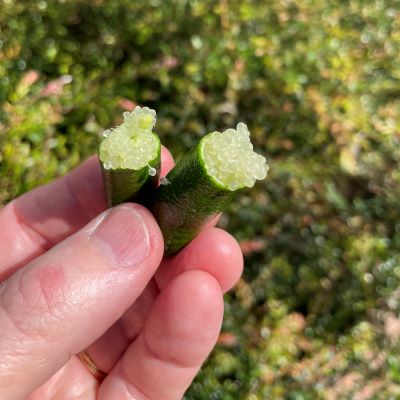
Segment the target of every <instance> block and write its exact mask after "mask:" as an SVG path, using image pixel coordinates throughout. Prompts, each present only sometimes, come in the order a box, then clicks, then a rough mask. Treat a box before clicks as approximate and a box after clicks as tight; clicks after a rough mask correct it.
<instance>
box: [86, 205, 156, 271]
mask: <svg viewBox="0 0 400 400" xmlns="http://www.w3.org/2000/svg"><path fill="white" fill-rule="evenodd" d="M91 238H92V240H93V241H94V242H95V243H96V244H97V246H98V247H99V249H100V250H101V251H102V252H104V254H105V256H106V257H109V258H111V259H112V260H113V262H114V263H115V264H117V265H119V266H122V267H130V266H134V265H136V264H139V263H140V262H141V261H142V260H143V259H144V258H146V257H147V256H148V254H149V249H150V238H149V231H148V229H147V226H146V224H145V222H144V220H143V219H142V217H141V216H140V214H139V213H137V212H136V211H134V210H132V209H131V208H127V207H125V208H124V207H119V208H117V209H115V210H112V211H111V212H110V213H109V214H108V215H107V216H106V217H105V218H104V219H103V220H102V221H101V223H100V224H99V225H98V226H97V228H96V229H95V230H94V232H93V233H92V234H91Z"/></svg>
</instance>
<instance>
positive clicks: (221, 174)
mask: <svg viewBox="0 0 400 400" xmlns="http://www.w3.org/2000/svg"><path fill="white" fill-rule="evenodd" d="M202 157H203V160H204V163H205V167H206V170H207V173H208V175H210V176H211V177H212V178H213V179H214V180H215V181H216V182H217V183H219V184H220V185H222V186H223V187H225V188H227V189H229V190H236V189H240V188H243V187H245V186H246V187H253V186H254V183H255V182H256V180H259V179H264V178H265V177H266V176H267V172H268V169H269V167H268V165H267V161H266V159H265V157H263V156H262V155H261V154H258V153H256V152H255V151H254V150H253V145H252V143H251V142H250V132H249V130H248V128H247V126H246V124H244V123H243V122H240V123H239V124H238V125H237V127H236V129H227V130H226V131H224V132H222V133H221V132H212V133H210V134H209V135H207V136H206V137H205V138H204V139H203V140H202Z"/></svg>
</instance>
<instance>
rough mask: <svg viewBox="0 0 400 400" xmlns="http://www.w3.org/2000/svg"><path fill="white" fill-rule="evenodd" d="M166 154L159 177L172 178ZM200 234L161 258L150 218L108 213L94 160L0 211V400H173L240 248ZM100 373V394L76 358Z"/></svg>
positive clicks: (204, 344) (131, 208)
mask: <svg viewBox="0 0 400 400" xmlns="http://www.w3.org/2000/svg"><path fill="white" fill-rule="evenodd" d="M172 166H173V160H172V157H171V155H170V153H169V152H168V151H167V150H166V149H163V152H162V175H164V176H165V175H166V173H167V172H168V171H169V170H170V169H171V168H172ZM214 224H215V220H214V221H213V223H212V224H210V225H209V226H207V227H206V228H205V229H204V230H203V231H202V232H201V233H200V234H199V235H198V236H197V238H196V239H194V240H193V241H192V242H191V243H190V244H189V245H188V246H186V247H185V248H184V249H183V250H182V251H181V252H180V253H178V254H177V255H176V256H174V257H172V258H170V259H163V239H162V235H161V232H160V230H159V228H158V226H157V223H156V222H155V220H154V218H153V216H152V215H151V213H150V212H149V211H147V210H146V209H145V208H144V207H142V206H140V205H137V204H124V205H121V206H118V207H116V208H114V209H112V210H106V205H105V200H104V195H103V184H102V178H101V173H100V168H99V164H98V160H97V158H96V157H92V158H91V159H89V160H87V161H86V162H84V163H83V164H82V165H81V166H80V167H78V168H77V169H76V170H74V171H72V172H71V173H70V174H68V175H66V176H64V177H62V178H60V179H59V180H57V181H55V182H53V183H51V184H49V185H46V186H43V187H40V188H37V189H35V190H34V191H32V192H30V193H27V194H25V195H23V196H22V197H20V198H18V199H16V200H14V201H13V202H11V203H9V204H8V205H7V206H5V207H4V208H3V209H1V210H0V227H1V229H0V282H1V284H0V327H1V329H0V398H1V399H2V400H20V399H21V400H25V399H30V400H39V399H40V400H49V399H54V400H55V399H57V400H72V399H73V400H77V399H82V400H83V399H84V400H89V399H90V400H92V399H93V400H94V399H99V400H110V399H118V400H128V399H129V400H132V399H135V400H145V399H146V400H160V399H162V400H178V399H181V398H182V397H183V395H184V393H185V391H186V390H187V388H188V386H189V385H190V383H191V382H192V381H193V379H194V377H195V376H196V374H197V372H198V371H199V369H200V368H201V365H202V363H203V362H204V361H205V359H206V358H207V356H208V355H209V354H210V352H211V350H212V348H213V347H214V345H215V343H216V341H217V338H218V335H219V332H220V328H221V323H222V317H223V297H222V296H223V293H224V292H226V291H227V290H229V289H230V288H232V287H233V286H234V284H235V283H236V282H237V280H238V279H239V277H240V274H241V272H242V268H243V258H242V254H241V251H240V248H239V246H238V244H237V242H236V241H235V240H234V239H233V238H232V237H231V236H230V235H229V234H228V233H226V232H225V231H223V230H221V229H218V228H215V227H214V226H213V225H214ZM83 350H86V351H87V352H88V354H90V356H91V357H92V359H93V360H94V361H95V363H96V364H97V366H98V367H99V368H101V369H102V370H104V371H105V372H106V373H107V377H106V378H105V380H104V381H103V382H102V383H99V382H98V381H97V380H96V379H95V378H94V377H93V375H92V374H91V373H90V372H89V371H88V369H87V368H86V367H85V366H84V365H83V364H82V362H81V361H80V360H79V359H78V358H77V356H76V354H78V353H79V352H81V351H83Z"/></svg>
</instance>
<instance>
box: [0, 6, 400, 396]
mask: <svg viewBox="0 0 400 400" xmlns="http://www.w3.org/2000/svg"><path fill="white" fill-rule="evenodd" d="M398 6H399V3H398V1H393V0H391V1H389V0H379V1H378V0H350V1H346V2H344V1H339V0H335V1H327V0H317V1H309V0H298V1H291V0H287V1H283V0H282V1H278V0H271V1H268V2H266V1H261V0H257V1H256V0H248V1H246V2H245V1H238V0H235V1H229V2H228V1H224V0H221V1H210V0H201V1H197V0H185V1H184V0H176V1H173V2H165V1H164V2H162V1H160V0H149V1H146V2H139V1H136V2H135V1H130V0H119V1H117V0H89V1H85V2H83V1H78V0H64V1H61V0H59V1H46V0H41V1H32V0H25V1H15V0H2V1H1V2H0V9H1V11H0V104H1V107H0V148H1V152H0V203H2V204H5V203H7V202H8V201H9V200H11V199H12V198H13V197H15V196H17V195H19V194H21V193H23V192H25V191H27V190H29V189H31V188H33V187H35V186H37V185H39V184H42V183H45V182H47V181H49V180H51V179H53V178H55V177H57V176H59V175H61V174H63V173H65V172H67V171H68V170H70V169H71V168H72V167H73V166H75V165H77V164H78V163H79V162H80V161H81V160H83V159H84V158H85V157H87V156H88V155H89V154H92V153H95V152H96V149H97V146H98V143H99V140H100V138H101V133H102V132H103V131H104V129H106V128H107V127H110V126H116V125H119V124H120V123H121V122H122V120H121V119H120V116H121V115H122V113H123V112H124V111H131V110H133V108H134V106H135V105H136V104H139V105H141V106H148V107H150V108H153V109H156V110H157V116H158V123H157V133H158V134H159V135H160V137H161V140H162V142H163V143H164V144H166V145H167V146H169V147H170V148H171V150H172V152H173V153H174V155H176V156H177V157H179V156H181V155H182V154H184V153H185V152H186V151H187V150H188V149H189V148H191V147H192V146H193V145H194V144H195V143H196V142H198V140H199V139H200V138H201V137H202V136H203V135H204V134H206V133H207V132H212V131H215V130H218V131H221V130H224V129H226V128H227V127H229V126H236V124H237V122H239V121H245V122H246V123H247V124H248V126H249V129H250V131H251V132H252V141H253V142H254V143H255V149H256V151H258V152H260V153H266V154H267V155H268V159H269V163H270V164H271V165H270V167H271V169H270V172H269V176H268V179H267V180H265V181H263V182H260V183H259V184H257V185H256V187H255V189H254V190H252V191H249V192H244V193H243V194H242V195H241V196H240V198H239V199H238V201H237V202H236V203H235V204H232V206H231V207H230V209H229V211H228V212H227V213H226V214H225V215H224V217H223V218H222V221H221V225H222V226H223V227H226V228H227V229H228V230H229V231H230V232H232V233H233V234H234V235H235V237H236V238H237V239H238V240H240V242H241V245H242V248H243V251H244V252H245V254H246V257H245V263H246V269H245V274H244V277H243V279H242V280H241V282H240V283H239V285H238V286H237V287H236V289H235V290H234V291H233V292H232V293H231V294H229V295H228V296H227V297H226V317H225V321H224V326H223V334H222V335H221V337H220V341H219V342H220V343H219V345H218V346H217V348H216V350H215V352H214V353H213V355H212V356H211V357H210V359H209V361H208V362H207V365H206V366H205V368H204V369H203V371H202V372H201V374H200V375H199V377H198V378H197V380H196V382H195V383H194V384H193V385H192V387H191V388H190V390H189V392H188V393H187V395H186V397H187V399H188V400H198V399H201V400H202V399H212V400H219V399H221V400H230V399H245V400H257V399H316V398H321V399H350V398H355V397H354V396H356V395H357V396H358V397H356V398H357V399H378V398H385V399H391V398H393V399H395V398H398V396H400V355H399V352H398V350H399V345H398V340H399V336H400V320H399V319H398V313H399V309H400V303H399V302H400V292H399V289H398V287H399V283H400V253H399V248H400V218H399V215H400V205H399V204H400V203H399V200H398V199H399V198H400V172H399V171H400V170H399V167H398V165H399V160H400V146H399V145H400V134H399V131H400V130H399V128H400V118H399V110H400V100H399V94H400V89H399V80H400V74H399V71H400V56H399V54H400V51H399V50H400V12H399V11H398V10H399V7H398Z"/></svg>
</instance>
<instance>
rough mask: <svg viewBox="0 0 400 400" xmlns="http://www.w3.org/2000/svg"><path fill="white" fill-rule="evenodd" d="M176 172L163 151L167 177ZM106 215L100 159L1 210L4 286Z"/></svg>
mask: <svg viewBox="0 0 400 400" xmlns="http://www.w3.org/2000/svg"><path fill="white" fill-rule="evenodd" d="M172 167H173V158H172V156H171V154H170V153H169V151H168V150H167V149H166V148H165V147H163V148H162V152H161V175H162V176H164V175H166V174H167V172H168V171H169V170H170V169H171V168H172ZM105 209H106V202H105V198H104V187H103V179H102V175H101V169H100V165H99V161H98V158H97V157H95V156H93V157H91V158H89V159H88V160H86V161H85V162H84V163H83V164H82V165H80V166H79V167H78V168H76V169H75V170H73V171H72V172H70V173H69V174H67V175H65V176H63V177H61V178H59V179H57V180H56V181H54V182H52V183H50V184H48V185H45V186H41V187H39V188H37V189H34V190H32V191H31V192H29V193H26V194H24V195H23V196H21V197H19V198H17V199H15V200H14V201H12V202H11V203H9V204H8V205H7V206H5V207H4V208H3V209H2V210H0V227H1V228H2V229H1V230H0V282H1V281H3V280H4V279H6V278H7V277H8V276H9V275H10V274H12V273H13V272H14V271H16V270H17V269H18V268H20V267H21V266H23V265H24V264H26V263H27V262H29V261H31V260H32V259H34V258H35V257H37V256H39V255H41V254H43V253H44V252H45V251H47V250H48V249H49V248H51V247H53V246H54V245H55V244H56V243H58V242H60V241H61V240H63V239H65V238H66V237H68V236H70V235H72V234H73V233H75V232H76V231H78V230H79V229H80V228H82V227H83V226H85V225H86V224H87V223H88V222H89V221H91V220H92V219H93V218H94V217H96V216H97V215H98V214H100V213H101V212H102V211H104V210H105Z"/></svg>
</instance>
